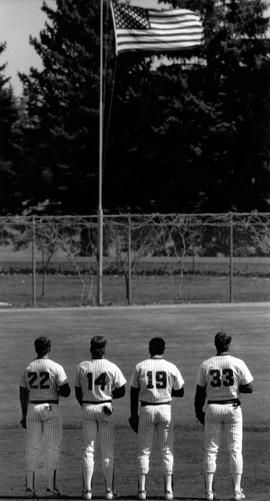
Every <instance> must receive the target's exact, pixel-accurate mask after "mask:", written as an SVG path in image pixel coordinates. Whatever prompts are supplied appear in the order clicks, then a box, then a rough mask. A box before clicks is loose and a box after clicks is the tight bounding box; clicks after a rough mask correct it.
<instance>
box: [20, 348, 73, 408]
mask: <svg viewBox="0 0 270 501" xmlns="http://www.w3.org/2000/svg"><path fill="white" fill-rule="evenodd" d="M65 383H67V376H66V373H65V371H64V368H63V367H62V366H61V365H60V364H57V363H56V362H54V361H53V360H50V359H49V358H37V359H35V360H33V361H32V362H31V363H30V364H29V365H28V366H27V367H26V369H25V371H24V373H23V375H22V377H21V382H20V385H21V386H22V387H25V388H27V389H28V390H29V400H43V401H44V400H45V401H46V400H48V401H50V400H58V399H59V395H58V388H59V386H62V385H63V384H65Z"/></svg>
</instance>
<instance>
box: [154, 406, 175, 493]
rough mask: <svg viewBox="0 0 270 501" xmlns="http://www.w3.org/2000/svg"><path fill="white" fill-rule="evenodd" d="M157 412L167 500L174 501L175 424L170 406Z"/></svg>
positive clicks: (159, 408)
mask: <svg viewBox="0 0 270 501" xmlns="http://www.w3.org/2000/svg"><path fill="white" fill-rule="evenodd" d="M157 410H158V413H157V416H156V422H157V434H158V443H159V447H160V451H161V461H162V467H163V472H164V480H165V499H173V485H172V479H173V463H174V457H173V442H174V423H173V418H172V410H171V406H170V405H161V406H159V407H158V409H157Z"/></svg>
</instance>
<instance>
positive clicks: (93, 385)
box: [75, 358, 123, 402]
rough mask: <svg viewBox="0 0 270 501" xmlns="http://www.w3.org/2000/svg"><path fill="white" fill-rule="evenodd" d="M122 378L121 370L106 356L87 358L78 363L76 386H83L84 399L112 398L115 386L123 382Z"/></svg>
mask: <svg viewBox="0 0 270 501" xmlns="http://www.w3.org/2000/svg"><path fill="white" fill-rule="evenodd" d="M120 379H121V378H120V370H119V369H118V367H117V366H116V365H115V364H114V363H113V362H110V361H109V360H107V359H105V358H101V359H100V358H98V359H92V360H85V361H83V362H80V363H79V364H78V365H77V369H76V378H75V386H79V387H81V389H82V399H83V401H90V402H91V401H93V402H98V401H104V400H110V399H111V398H112V391H113V390H114V389H115V387H116V386H119V385H121V384H123V382H122V379H121V381H120ZM118 380H119V381H120V382H119V384H118Z"/></svg>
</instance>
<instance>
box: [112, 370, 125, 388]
mask: <svg viewBox="0 0 270 501" xmlns="http://www.w3.org/2000/svg"><path fill="white" fill-rule="evenodd" d="M126 382H127V381H126V378H125V377H124V375H123V373H122V371H121V370H120V369H119V367H117V366H115V379H114V388H120V387H121V386H123V385H124V384H126Z"/></svg>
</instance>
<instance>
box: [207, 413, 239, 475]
mask: <svg viewBox="0 0 270 501" xmlns="http://www.w3.org/2000/svg"><path fill="white" fill-rule="evenodd" d="M222 429H224V432H225V436H226V440H227V446H228V449H229V454H230V469H231V473H232V474H237V473H240V474H242V472H243V456H242V438H243V432H242V410H241V407H240V406H238V407H234V406H233V404H225V405H220V404H211V405H208V406H207V408H206V415H205V444H204V449H205V456H204V471H205V472H206V473H214V472H215V471H216V462H217V455H218V450H219V445H220V437H221V432H222Z"/></svg>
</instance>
